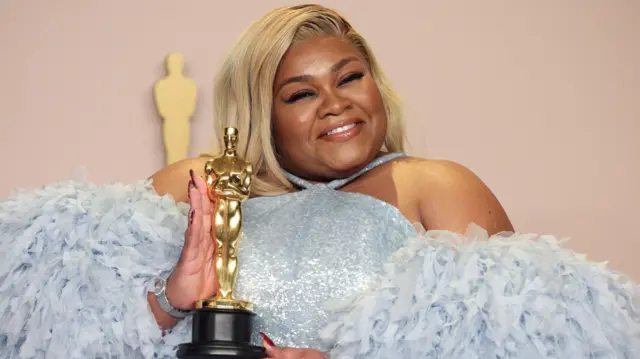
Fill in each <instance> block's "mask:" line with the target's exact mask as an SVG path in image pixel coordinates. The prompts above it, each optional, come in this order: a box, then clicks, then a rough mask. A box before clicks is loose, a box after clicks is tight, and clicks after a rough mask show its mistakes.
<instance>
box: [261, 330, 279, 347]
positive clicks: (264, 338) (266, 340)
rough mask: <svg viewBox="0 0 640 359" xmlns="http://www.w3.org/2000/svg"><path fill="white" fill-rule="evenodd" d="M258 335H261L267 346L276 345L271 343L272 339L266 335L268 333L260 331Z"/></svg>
mask: <svg viewBox="0 0 640 359" xmlns="http://www.w3.org/2000/svg"><path fill="white" fill-rule="evenodd" d="M260 335H261V336H262V340H264V342H265V343H266V344H267V345H268V346H270V347H274V346H276V345H275V344H274V343H273V340H271V338H269V336H268V335H266V334H264V333H263V332H260Z"/></svg>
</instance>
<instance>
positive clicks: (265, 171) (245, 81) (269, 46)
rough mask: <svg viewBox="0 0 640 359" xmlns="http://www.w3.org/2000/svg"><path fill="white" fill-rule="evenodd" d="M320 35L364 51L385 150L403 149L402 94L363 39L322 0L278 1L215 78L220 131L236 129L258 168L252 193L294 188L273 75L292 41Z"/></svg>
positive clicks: (251, 28) (234, 49) (247, 155)
mask: <svg viewBox="0 0 640 359" xmlns="http://www.w3.org/2000/svg"><path fill="white" fill-rule="evenodd" d="M317 35H335V36H341V37H343V38H345V39H347V40H348V41H350V42H351V43H352V44H353V45H354V46H355V47H356V49H357V50H358V51H359V52H360V54H361V56H362V57H363V58H364V59H365V61H366V62H367V64H368V66H369V71H370V72H371V75H372V78H373V79H374V81H375V82H376V84H377V86H378V89H379V91H380V93H381V95H382V99H383V103H384V106H385V110H386V114H387V120H388V123H387V133H386V137H385V140H384V144H383V147H382V148H381V150H383V151H389V152H399V151H404V124H403V120H402V106H401V102H400V99H399V98H398V96H397V95H396V94H395V92H394V91H393V90H392V89H391V87H390V85H389V81H388V80H387V78H386V77H385V75H384V74H383V72H382V70H381V69H380V66H379V64H378V62H377V61H376V59H375V57H374V55H373V53H372V51H371V49H370V48H369V46H368V45H367V43H366V41H365V39H364V38H363V37H362V36H361V35H360V34H358V33H357V32H356V31H355V30H354V29H353V28H352V27H351V25H350V24H349V22H347V20H346V19H344V18H343V17H342V16H341V15H340V14H338V13H337V12H335V11H334V10H331V9H328V8H326V7H323V6H320V5H297V6H288V7H280V8H277V9H274V10H272V11H270V12H269V13H267V14H266V15H264V16H263V17H262V18H260V19H259V20H257V21H256V22H254V23H253V24H251V25H250V26H249V27H248V28H247V29H246V30H245V31H244V32H243V33H242V34H241V35H240V37H239V38H238V39H237V41H236V43H235V45H234V46H233V47H232V48H231V51H230V53H229V54H228V55H227V58H226V60H225V61H224V62H223V64H222V67H221V68H220V70H219V71H218V74H217V76H216V79H215V83H214V116H215V117H214V118H215V123H216V127H215V131H216V134H217V135H218V136H221V135H222V134H223V133H224V130H223V129H224V128H225V127H236V128H237V129H238V154H239V155H241V156H243V157H244V158H245V159H246V160H247V161H250V162H251V163H252V164H253V165H254V168H255V169H256V176H255V179H254V181H253V183H252V196H268V195H277V194H282V193H285V192H288V191H289V190H290V189H291V188H292V184H291V183H290V182H289V181H288V180H287V178H286V177H285V176H284V173H283V172H282V169H281V168H280V165H279V164H278V160H277V157H276V154H275V145H274V139H273V135H272V126H271V115H272V105H273V81H274V79H275V75H276V71H277V70H278V65H279V64H280V61H281V59H282V57H283V56H284V54H285V52H286V51H287V50H288V49H289V47H290V46H291V45H292V44H294V43H296V42H298V41H302V40H305V39H308V38H310V37H313V36H317ZM219 143H221V142H219Z"/></svg>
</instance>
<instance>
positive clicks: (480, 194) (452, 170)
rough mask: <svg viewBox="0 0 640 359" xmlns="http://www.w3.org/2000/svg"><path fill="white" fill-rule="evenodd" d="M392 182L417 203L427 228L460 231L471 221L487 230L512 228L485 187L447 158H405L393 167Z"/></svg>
mask: <svg viewBox="0 0 640 359" xmlns="http://www.w3.org/2000/svg"><path fill="white" fill-rule="evenodd" d="M394 177H395V179H396V183H397V184H398V185H399V186H400V187H401V188H402V190H403V192H405V193H410V195H411V196H412V197H413V198H415V199H416V202H417V205H418V206H419V211H420V217H421V221H422V224H423V225H424V226H425V227H426V228H427V229H445V230H451V231H455V232H459V233H464V231H465V230H466V229H467V227H468V225H469V224H471V223H475V224H477V225H479V226H481V227H483V228H485V229H486V230H487V231H489V232H490V233H496V232H500V231H513V227H512V225H511V222H510V220H509V218H508V216H507V214H506V212H505V210H504V208H503V207H502V205H501V204H500V202H499V201H498V199H497V198H496V196H495V195H494V194H493V192H492V191H491V190H490V189H489V187H488V186H487V185H486V184H485V183H484V182H483V181H482V180H481V179H480V178H479V177H478V176H477V175H476V174H475V173H474V172H473V171H472V170H470V169H469V168H467V167H465V166H463V165H461V164H459V163H456V162H453V161H447V160H427V159H422V158H415V157H412V158H406V159H403V160H402V161H399V162H398V163H397V165H396V166H395V169H394Z"/></svg>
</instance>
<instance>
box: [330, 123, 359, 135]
mask: <svg viewBox="0 0 640 359" xmlns="http://www.w3.org/2000/svg"><path fill="white" fill-rule="evenodd" d="M354 127H356V124H355V123H352V124H350V125H345V126H342V127H338V128H335V129H333V130H331V131H329V132H327V136H329V135H335V134H336V133H340V132H344V131H348V130H350V129H352V128H354Z"/></svg>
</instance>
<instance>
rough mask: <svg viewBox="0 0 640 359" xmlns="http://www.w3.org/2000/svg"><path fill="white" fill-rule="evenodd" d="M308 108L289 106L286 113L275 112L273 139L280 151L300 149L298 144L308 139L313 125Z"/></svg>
mask: <svg viewBox="0 0 640 359" xmlns="http://www.w3.org/2000/svg"><path fill="white" fill-rule="evenodd" d="M308 107H309V106H290V108H288V109H287V110H286V111H278V112H276V116H277V117H276V118H275V119H274V124H275V128H274V131H275V133H274V134H275V136H276V137H275V138H276V143H277V144H278V145H279V147H280V148H281V149H282V150H288V151H291V150H292V148H291V147H292V146H296V147H300V145H299V144H300V143H302V142H304V141H306V140H307V139H308V138H309V133H310V131H311V127H312V125H313V116H311V115H310V114H311V111H310V109H309V108H308Z"/></svg>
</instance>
